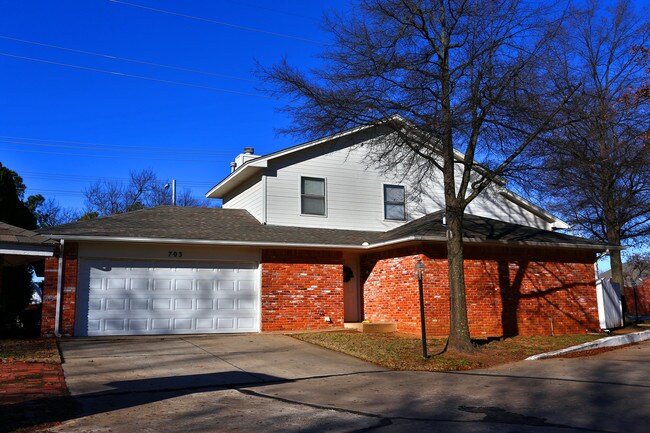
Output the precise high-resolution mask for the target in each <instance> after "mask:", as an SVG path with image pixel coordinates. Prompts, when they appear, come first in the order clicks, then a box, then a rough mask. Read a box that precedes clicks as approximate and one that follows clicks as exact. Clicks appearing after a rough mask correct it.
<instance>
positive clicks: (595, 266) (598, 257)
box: [594, 248, 609, 281]
mask: <svg viewBox="0 0 650 433" xmlns="http://www.w3.org/2000/svg"><path fill="white" fill-rule="evenodd" d="M607 254H609V248H607V249H606V250H605V252H604V253H602V254H600V255H598V256H596V261H595V262H594V272H595V273H596V281H598V280H599V279H600V278H598V260H600V259H602V258H603V257H605V256H606V255H607Z"/></svg>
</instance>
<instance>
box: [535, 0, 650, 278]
mask: <svg viewBox="0 0 650 433" xmlns="http://www.w3.org/2000/svg"><path fill="white" fill-rule="evenodd" d="M603 4H605V2H600V3H599V2H595V1H592V2H589V3H588V4H587V6H586V7H585V8H584V9H582V10H576V11H573V13H572V14H571V15H570V19H569V20H568V21H567V22H566V26H565V29H564V33H563V36H562V38H558V40H557V43H556V45H555V46H554V47H552V51H553V52H554V57H553V65H554V66H555V68H554V69H553V70H551V69H550V68H549V71H550V72H549V74H550V77H551V79H552V80H554V83H555V85H557V86H559V87H563V86H566V85H568V84H570V83H574V82H577V81H580V82H582V83H583V85H582V86H581V88H580V89H579V90H578V92H576V94H575V95H574V97H573V99H572V101H571V104H569V105H568V106H567V107H566V110H564V111H563V113H562V117H563V118H564V119H565V120H566V123H565V125H564V127H562V128H560V129H557V130H556V131H555V133H554V134H553V136H552V137H551V139H550V140H549V142H548V143H545V146H541V147H537V148H534V150H535V152H534V153H535V155H534V156H535V158H534V161H536V168H537V170H535V171H534V172H532V176H531V177H530V178H529V181H530V183H529V185H530V186H532V187H537V192H538V194H539V196H540V198H542V199H546V202H547V204H548V205H549V207H550V208H551V209H552V210H554V211H556V212H558V213H559V214H560V215H562V216H563V217H564V218H566V219H567V221H568V222H569V223H571V224H572V225H573V226H574V228H575V229H576V230H577V231H578V232H579V233H581V234H584V235H586V236H588V237H591V238H593V239H597V240H600V241H602V242H606V243H608V244H610V245H621V244H626V243H629V242H632V241H633V242H635V243H639V242H641V241H643V239H644V238H645V239H647V238H648V236H650V135H649V132H650V115H649V113H648V108H649V107H648V101H650V95H648V92H647V87H645V86H647V80H648V75H647V74H646V71H645V70H644V69H645V68H647V65H644V57H643V56H644V55H647V52H645V51H644V50H642V49H635V47H638V46H639V45H640V46H643V45H645V44H647V43H648V41H649V38H650V23H649V22H648V21H647V20H645V21H644V20H641V19H639V17H641V16H644V15H643V14H638V13H637V12H636V11H634V10H633V9H632V7H631V5H630V2H629V1H627V0H626V1H619V2H617V3H616V4H614V5H612V4H607V6H608V7H603ZM644 85H645V86H644ZM644 89H645V90H644ZM548 144H550V145H551V146H550V149H549V146H548ZM610 260H611V268H612V279H613V280H614V281H615V282H617V283H620V284H623V282H624V279H623V266H622V261H621V251H620V249H614V250H612V251H610Z"/></svg>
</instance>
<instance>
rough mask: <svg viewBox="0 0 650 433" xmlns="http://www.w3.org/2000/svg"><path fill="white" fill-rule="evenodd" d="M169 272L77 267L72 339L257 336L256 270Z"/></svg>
mask: <svg viewBox="0 0 650 433" xmlns="http://www.w3.org/2000/svg"><path fill="white" fill-rule="evenodd" d="M171 266H174V267H170V263H169V262H166V263H165V262H155V263H145V262H137V261H132V262H126V261H106V260H102V261H99V260H97V261H91V260H84V261H82V262H81V263H80V268H79V283H80V284H79V289H78V291H77V316H76V321H75V333H76V335H89V336H100V335H145V334H191V333H217V332H256V331H259V316H260V314H259V274H258V270H257V269H258V266H257V264H253V263H238V264H224V263H221V264H219V265H218V266H215V264H214V263H213V264H211V266H208V265H206V264H196V263H195V264H179V263H173V264H172V265H171Z"/></svg>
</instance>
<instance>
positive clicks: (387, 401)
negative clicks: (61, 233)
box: [50, 334, 650, 433]
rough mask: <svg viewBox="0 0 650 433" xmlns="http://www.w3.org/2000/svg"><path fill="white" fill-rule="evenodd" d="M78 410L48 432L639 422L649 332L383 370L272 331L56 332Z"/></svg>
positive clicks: (520, 427) (444, 428)
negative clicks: (456, 368) (445, 369)
mask: <svg viewBox="0 0 650 433" xmlns="http://www.w3.org/2000/svg"><path fill="white" fill-rule="evenodd" d="M62 350H63V356H64V360H65V362H64V369H65V373H66V380H67V383H68V387H69V388H70V391H71V392H72V393H73V395H75V397H76V399H77V400H78V401H80V402H81V403H82V406H83V412H84V414H83V416H81V417H79V418H77V419H74V420H70V421H67V422H65V423H64V424H62V425H60V426H57V427H55V428H53V429H51V430H50V431H53V432H61V433H63V432H108V431H111V432H115V433H119V432H132V431H145V432H153V431H156V432H177V431H188V432H193V431H196V432H198V431H201V432H204V431H216V432H220V431H224V432H225V431H228V432H239V431H241V432H250V431H260V432H267V431H269V432H276V431H277V432H323V431H332V432H355V431H371V432H377V433H387V432H391V433H392V432H404V431H408V432H420V431H422V432H424V431H426V432H431V431H433V432H438V431H439V432H520V433H525V432H578V431H580V432H584V431H594V432H645V431H647V426H648V425H650V409H649V408H650V375H649V374H648V373H650V368H649V367H648V366H649V365H650V364H648V360H649V359H650V343H648V342H645V343H642V344H640V345H636V346H630V347H627V348H624V349H620V350H616V351H612V352H608V353H604V354H600V355H597V356H594V357H589V358H575V359H552V360H542V361H524V362H520V363H515V364H511V365H507V366H501V367H499V368H494V369H488V370H475V371H470V372H459V373H427V372H394V371H386V370H383V369H380V368H377V367H375V366H373V365H370V364H367V363H364V362H362V361H359V360H357V359H354V358H351V357H348V356H345V355H342V354H338V353H335V352H330V351H327V350H325V349H320V348H318V347H314V346H311V345H309V344H307V343H303V342H299V341H296V340H293V339H291V338H290V337H286V336H281V335H264V334H263V335H241V336H211V337H146V338H142V337H139V338H117V339H95V340H90V339H75V340H64V341H63V342H62Z"/></svg>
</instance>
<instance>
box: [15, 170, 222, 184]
mask: <svg viewBox="0 0 650 433" xmlns="http://www.w3.org/2000/svg"><path fill="white" fill-rule="evenodd" d="M20 174H21V176H22V177H25V178H27V177H29V179H43V180H56V181H60V182H79V183H88V182H95V181H98V180H99V181H106V182H129V181H130V180H131V179H130V178H128V177H105V176H81V175H68V174H60V173H43V172H32V171H21V173H20ZM176 181H177V182H178V183H179V184H180V185H181V186H186V185H187V186H196V187H203V186H208V187H209V186H214V184H215V182H204V181H199V180H188V179H182V178H176Z"/></svg>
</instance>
